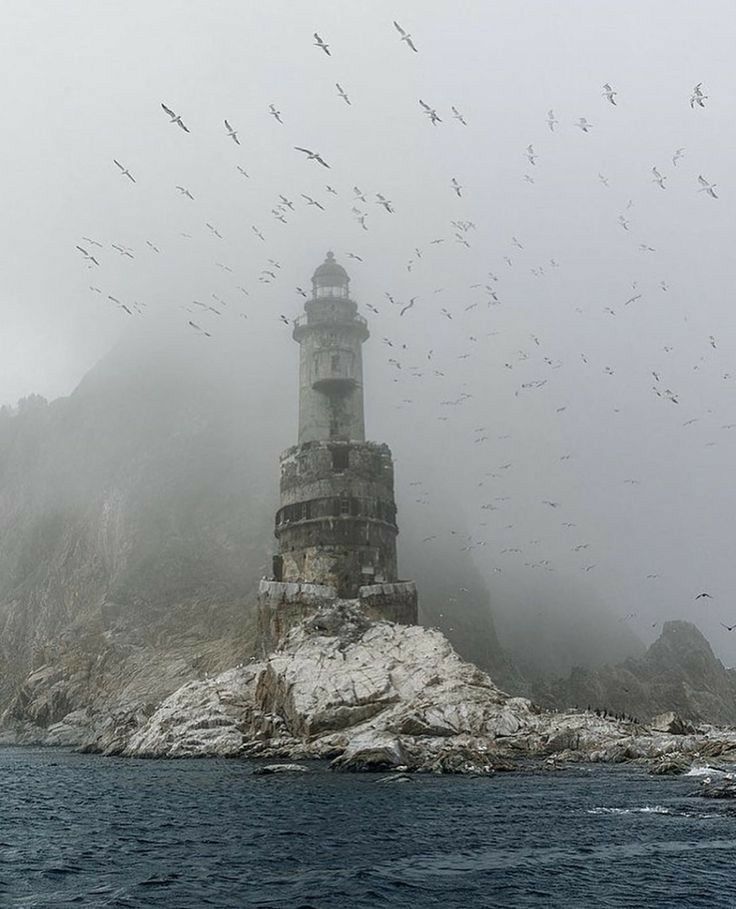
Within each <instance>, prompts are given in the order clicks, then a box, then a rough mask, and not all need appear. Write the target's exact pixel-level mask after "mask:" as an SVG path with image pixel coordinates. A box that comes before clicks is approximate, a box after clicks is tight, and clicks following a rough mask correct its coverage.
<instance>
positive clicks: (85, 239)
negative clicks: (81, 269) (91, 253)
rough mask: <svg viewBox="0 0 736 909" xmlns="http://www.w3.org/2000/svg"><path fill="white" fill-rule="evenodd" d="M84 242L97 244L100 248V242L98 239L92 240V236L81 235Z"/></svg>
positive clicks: (92, 244)
mask: <svg viewBox="0 0 736 909" xmlns="http://www.w3.org/2000/svg"><path fill="white" fill-rule="evenodd" d="M82 239H83V240H84V242H85V243H89V244H90V246H99V247H100V249H102V243H100V242H99V240H93V239H92V237H82Z"/></svg>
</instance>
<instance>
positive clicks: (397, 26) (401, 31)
mask: <svg viewBox="0 0 736 909" xmlns="http://www.w3.org/2000/svg"><path fill="white" fill-rule="evenodd" d="M394 28H395V29H396V31H397V32H398V33H399V34H400V35H405V34H406V32H405V31H404V29H403V28H402V27H401V26H400V25H399V23H398V22H397V21H396V20H395V19H394Z"/></svg>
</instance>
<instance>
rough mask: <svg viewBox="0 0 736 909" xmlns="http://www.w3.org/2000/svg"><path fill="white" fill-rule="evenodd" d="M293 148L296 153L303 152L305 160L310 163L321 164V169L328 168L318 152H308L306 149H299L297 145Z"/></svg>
mask: <svg viewBox="0 0 736 909" xmlns="http://www.w3.org/2000/svg"><path fill="white" fill-rule="evenodd" d="M294 148H295V149H296V151H300V152H304V154H305V155H306V156H307V158H308V159H309V160H310V161H316V162H317V163H318V164H321V165H322V167H329V166H330V165H329V164H328V163H327V162H326V161H325V160H324V158H323V157H322V156H321V155H320V153H319V152H313V151H310V150H309V149H308V148H300V147H299V146H298V145H295V146H294Z"/></svg>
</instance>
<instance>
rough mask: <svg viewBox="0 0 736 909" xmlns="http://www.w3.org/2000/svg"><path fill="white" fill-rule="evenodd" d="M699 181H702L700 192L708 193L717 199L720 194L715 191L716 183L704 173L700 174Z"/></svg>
mask: <svg viewBox="0 0 736 909" xmlns="http://www.w3.org/2000/svg"><path fill="white" fill-rule="evenodd" d="M698 183H700V189H699V190H698V192H699V193H708V195H709V196H711V197H712V198H714V199H717V198H718V196H717V195H716V193H715V187H716V184H715V183H709V182H708V181H707V180H706V179H705V177H704V176H703V175H702V174H698Z"/></svg>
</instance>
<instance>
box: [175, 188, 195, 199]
mask: <svg viewBox="0 0 736 909" xmlns="http://www.w3.org/2000/svg"><path fill="white" fill-rule="evenodd" d="M176 188H177V189H178V190H179V192H180V193H181V195H182V196H186V197H187V199H194V196H193V195H192V194H191V193H190V192H189V190H188V189H187V188H186V187H185V186H177V187H176Z"/></svg>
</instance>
